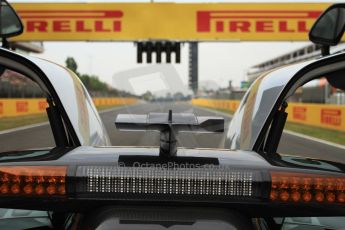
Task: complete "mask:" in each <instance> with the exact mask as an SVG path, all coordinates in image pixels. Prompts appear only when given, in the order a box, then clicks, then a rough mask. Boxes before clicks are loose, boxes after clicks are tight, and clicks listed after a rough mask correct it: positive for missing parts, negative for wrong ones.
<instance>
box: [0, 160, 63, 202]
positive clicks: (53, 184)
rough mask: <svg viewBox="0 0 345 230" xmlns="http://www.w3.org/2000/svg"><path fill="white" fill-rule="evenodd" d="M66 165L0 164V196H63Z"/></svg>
mask: <svg viewBox="0 0 345 230" xmlns="http://www.w3.org/2000/svg"><path fill="white" fill-rule="evenodd" d="M66 172H67V167H66V166H0V196H13V195H16V196H33V197H37V196H39V197H40V196H64V195H65V194H66V188H65V179H66Z"/></svg>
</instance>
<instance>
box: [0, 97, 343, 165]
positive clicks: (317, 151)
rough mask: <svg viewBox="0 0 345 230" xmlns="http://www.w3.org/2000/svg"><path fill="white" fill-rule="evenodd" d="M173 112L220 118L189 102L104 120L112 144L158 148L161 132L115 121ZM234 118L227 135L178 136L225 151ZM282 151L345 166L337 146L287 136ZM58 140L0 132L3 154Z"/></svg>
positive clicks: (38, 132) (147, 106)
mask: <svg viewBox="0 0 345 230" xmlns="http://www.w3.org/2000/svg"><path fill="white" fill-rule="evenodd" d="M169 109H172V110H173V112H177V113H191V112H194V113H195V114H197V115H201V116H219V114H217V113H215V112H212V111H210V110H206V109H203V108H199V107H193V106H192V105H190V104H188V103H174V104H171V103H170V104H169V103H143V104H138V105H134V106H128V107H119V108H114V109H113V110H111V111H107V112H102V113H101V118H102V120H103V122H104V124H105V126H106V129H107V131H108V134H109V136H110V139H111V141H112V144H113V145H115V146H130V145H132V146H157V145H158V144H159V133H158V132H148V133H145V132H135V131H126V132H124V131H119V130H116V128H115V125H114V121H115V117H116V115H117V114H119V113H126V114H128V113H130V114H146V113H149V112H168V110H169ZM229 121H230V117H225V122H226V125H225V128H226V130H225V132H224V134H191V133H181V134H180V135H179V136H178V143H179V146H183V147H187V148H193V147H199V148H223V147H224V138H225V133H226V132H227V127H228V125H227V124H228V123H229ZM282 140H283V141H282V142H281V144H280V147H279V152H280V153H283V154H288V155H299V156H307V157H313V158H320V159H328V160H331V161H336V162H344V163H345V150H344V149H342V148H338V147H336V146H331V145H327V144H323V143H319V142H316V141H313V140H308V139H305V138H301V137H297V136H294V135H291V134H287V133H284V134H283V137H282ZM53 145H54V141H53V139H52V135H51V133H50V127H49V126H48V125H47V124H43V125H39V126H35V127H31V128H28V129H24V130H18V131H13V132H10V133H2V134H1V133H0V152H3V151H10V150H20V149H26V148H41V147H48V146H53Z"/></svg>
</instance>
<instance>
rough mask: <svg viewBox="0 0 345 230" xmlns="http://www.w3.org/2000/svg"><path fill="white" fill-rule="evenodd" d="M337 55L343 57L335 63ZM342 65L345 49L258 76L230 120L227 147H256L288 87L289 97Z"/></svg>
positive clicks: (344, 67)
mask: <svg viewBox="0 0 345 230" xmlns="http://www.w3.org/2000/svg"><path fill="white" fill-rule="evenodd" d="M335 58H337V59H341V60H338V61H337V62H335V63H331V62H332V61H333V59H335ZM327 62H329V63H327ZM325 63H326V64H325ZM316 66H317V67H316ZM306 69H308V72H306V73H305V74H304V75H303V76H301V77H300V78H299V79H298V80H297V81H296V82H295V84H293V85H291V84H290V83H291V82H292V81H293V78H294V77H295V76H296V75H297V74H298V73H300V71H302V70H306ZM339 69H345V53H341V54H335V55H330V56H328V57H324V58H320V59H317V60H312V61H305V62H301V63H297V64H293V65H288V66H285V67H280V68H277V69H275V70H272V71H270V72H267V73H265V74H263V75H261V76H260V77H258V78H257V79H256V80H255V81H254V82H253V84H252V85H251V87H250V88H249V90H248V91H247V93H246V94H245V96H244V97H243V99H242V101H241V103H240V106H239V108H238V109H237V111H236V113H235V114H234V116H233V119H232V120H231V122H230V125H229V129H228V133H227V137H226V147H229V148H230V149H241V150H254V145H255V143H256V141H257V140H258V138H259V135H260V134H261V133H262V131H263V129H264V127H265V124H266V123H267V122H270V121H269V120H268V118H269V115H270V113H271V112H272V110H273V108H274V106H275V105H276V103H277V100H278V98H279V97H280V96H282V93H283V92H284V91H286V90H288V93H287V94H286V95H284V96H285V98H287V97H289V96H290V95H292V94H293V92H294V91H295V90H296V89H297V88H298V87H299V86H301V85H303V84H304V83H306V82H308V81H309V80H311V79H313V78H315V77H316V76H317V75H320V74H322V73H327V72H331V71H335V70H339ZM288 87H290V88H288ZM264 131H266V130H264Z"/></svg>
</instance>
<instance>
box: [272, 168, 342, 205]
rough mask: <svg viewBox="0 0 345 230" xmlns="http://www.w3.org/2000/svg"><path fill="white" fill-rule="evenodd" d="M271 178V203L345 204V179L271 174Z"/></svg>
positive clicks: (286, 173)
mask: <svg viewBox="0 0 345 230" xmlns="http://www.w3.org/2000/svg"><path fill="white" fill-rule="evenodd" d="M271 178H272V186H271V193H270V200H271V201H275V202H286V203H291V202H304V203H311V202H316V203H329V204H331V203H339V204H344V203H345V177H337V176H334V177H333V176H328V175H327V176H326V175H319V174H309V173H290V172H271Z"/></svg>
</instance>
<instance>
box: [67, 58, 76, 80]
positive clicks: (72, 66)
mask: <svg viewBox="0 0 345 230" xmlns="http://www.w3.org/2000/svg"><path fill="white" fill-rule="evenodd" d="M65 62H66V67H67V68H69V69H70V70H72V71H73V72H74V73H76V74H77V75H78V76H79V73H78V71H77V70H78V64H77V62H76V61H75V60H74V58H73V57H67V59H66V61H65Z"/></svg>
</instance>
